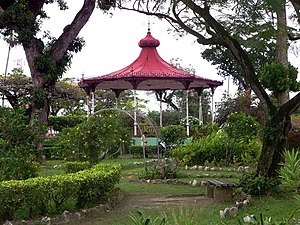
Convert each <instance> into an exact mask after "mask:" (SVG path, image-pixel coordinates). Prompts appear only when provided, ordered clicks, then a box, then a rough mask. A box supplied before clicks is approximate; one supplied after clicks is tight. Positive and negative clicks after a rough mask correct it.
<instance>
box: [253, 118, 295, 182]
mask: <svg viewBox="0 0 300 225" xmlns="http://www.w3.org/2000/svg"><path fill="white" fill-rule="evenodd" d="M290 128H291V118H290V116H278V115H277V116H274V117H273V118H272V119H270V120H269V121H268V122H267V124H266V129H265V131H264V137H263V147H262V152H261V155H260V159H259V162H258V166H257V174H259V175H261V176H266V177H275V176H277V175H278V169H279V168H280V163H281V162H282V161H283V157H282V153H283V151H284V150H285V148H286V145H287V137H288V132H289V130H290Z"/></svg>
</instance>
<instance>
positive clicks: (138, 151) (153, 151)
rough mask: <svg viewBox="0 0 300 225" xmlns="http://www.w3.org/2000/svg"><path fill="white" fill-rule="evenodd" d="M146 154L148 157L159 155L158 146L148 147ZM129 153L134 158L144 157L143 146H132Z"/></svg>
mask: <svg viewBox="0 0 300 225" xmlns="http://www.w3.org/2000/svg"><path fill="white" fill-rule="evenodd" d="M145 152H146V157H149V156H152V155H157V146H154V145H153V146H146V147H145ZM128 153H129V154H131V155H132V156H133V157H143V155H144V153H143V146H130V148H129V151H128Z"/></svg>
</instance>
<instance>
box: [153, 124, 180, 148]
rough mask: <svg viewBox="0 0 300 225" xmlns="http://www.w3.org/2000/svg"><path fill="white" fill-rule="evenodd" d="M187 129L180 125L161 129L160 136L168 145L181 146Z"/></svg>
mask: <svg viewBox="0 0 300 225" xmlns="http://www.w3.org/2000/svg"><path fill="white" fill-rule="evenodd" d="M184 135H185V129H184V127H183V126H180V125H169V126H166V127H162V128H159V130H158V136H159V137H160V138H161V139H162V140H163V141H164V142H165V143H166V145H171V144H179V143H181V142H182V138H184Z"/></svg>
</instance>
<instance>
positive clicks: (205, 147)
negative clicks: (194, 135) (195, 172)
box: [171, 130, 227, 165]
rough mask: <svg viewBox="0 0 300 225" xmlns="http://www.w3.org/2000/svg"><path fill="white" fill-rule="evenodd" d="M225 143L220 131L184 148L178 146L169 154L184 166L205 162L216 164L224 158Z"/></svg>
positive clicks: (225, 137) (225, 139)
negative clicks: (215, 162)
mask: <svg viewBox="0 0 300 225" xmlns="http://www.w3.org/2000/svg"><path fill="white" fill-rule="evenodd" d="M226 141H227V136H226V134H225V133H224V132H223V131H221V130H220V131H218V132H213V133H212V134H210V135H208V136H206V137H204V138H200V139H199V140H196V141H194V142H192V143H190V144H188V145H186V146H183V145H180V146H178V147H176V148H175V149H174V150H173V151H172V153H171V154H172V155H173V157H174V158H175V159H176V160H178V161H180V162H182V163H183V164H185V165H202V164H204V162H206V161H208V162H212V161H217V162H218V161H220V160H221V159H224V158H225V155H226V144H227V142H226Z"/></svg>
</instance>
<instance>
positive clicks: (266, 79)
mask: <svg viewBox="0 0 300 225" xmlns="http://www.w3.org/2000/svg"><path fill="white" fill-rule="evenodd" d="M297 75H298V71H297V69H296V68H295V67H293V66H292V65H291V64H289V66H288V68H286V67H284V66H283V65H282V64H276V63H271V64H265V65H264V66H263V68H262V70H261V73H260V81H261V83H262V85H263V86H264V87H265V88H267V89H269V90H271V91H273V92H274V93H278V92H283V91H286V90H290V91H294V92H295V91H299V89H300V83H299V82H298V81H297Z"/></svg>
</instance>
